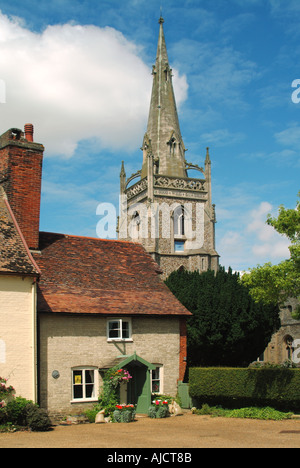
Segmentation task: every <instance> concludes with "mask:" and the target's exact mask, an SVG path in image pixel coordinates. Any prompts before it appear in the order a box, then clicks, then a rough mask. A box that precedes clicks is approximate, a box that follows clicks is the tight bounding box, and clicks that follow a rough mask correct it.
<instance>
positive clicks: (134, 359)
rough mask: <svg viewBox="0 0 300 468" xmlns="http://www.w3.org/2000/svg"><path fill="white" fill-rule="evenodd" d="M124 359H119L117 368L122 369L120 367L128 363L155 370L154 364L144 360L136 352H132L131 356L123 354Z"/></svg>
mask: <svg viewBox="0 0 300 468" xmlns="http://www.w3.org/2000/svg"><path fill="white" fill-rule="evenodd" d="M124 358H125V359H124V360H122V361H120V362H119V363H118V365H117V368H118V369H122V367H125V366H128V365H129V364H130V365H131V366H132V367H133V366H136V367H142V366H145V367H147V368H148V370H155V369H156V366H155V365H154V364H151V363H150V362H148V361H146V360H145V359H143V358H141V357H140V356H138V355H137V354H136V353H134V354H132V355H131V356H124Z"/></svg>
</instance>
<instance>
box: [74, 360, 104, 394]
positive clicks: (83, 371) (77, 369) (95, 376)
mask: <svg viewBox="0 0 300 468" xmlns="http://www.w3.org/2000/svg"><path fill="white" fill-rule="evenodd" d="M86 371H90V372H93V379H94V382H93V392H92V394H91V396H90V397H87V396H86V389H87V385H89V383H88V382H86ZM74 372H81V377H82V378H81V383H80V384H79V383H78V384H75V382H74ZM71 376H72V381H71V385H72V399H71V402H72V403H82V402H85V401H86V402H91V401H97V400H98V398H97V394H98V387H99V381H98V376H99V373H98V368H97V367H93V366H80V367H73V368H72V372H71ZM76 385H82V398H76V397H75V396H74V389H75V386H76Z"/></svg>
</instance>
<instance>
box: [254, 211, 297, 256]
mask: <svg viewBox="0 0 300 468" xmlns="http://www.w3.org/2000/svg"><path fill="white" fill-rule="evenodd" d="M272 208H273V207H272V205H271V204H270V203H268V202H262V203H260V205H259V207H258V208H257V209H255V210H253V211H252V212H251V213H250V222H249V223H248V225H247V227H246V232H248V233H250V234H251V235H252V247H251V250H252V252H253V254H254V256H255V257H256V258H257V259H258V260H262V259H266V258H267V259H269V261H274V260H278V261H280V260H281V259H282V258H288V257H289V249H288V246H289V241H288V240H287V239H286V238H285V237H283V236H281V235H280V234H278V233H277V232H276V231H275V229H274V228H273V227H272V226H269V225H267V224H266V219H267V216H268V214H269V213H270V212H271V211H272Z"/></svg>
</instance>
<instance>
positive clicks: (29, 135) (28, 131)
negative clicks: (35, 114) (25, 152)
mask: <svg viewBox="0 0 300 468" xmlns="http://www.w3.org/2000/svg"><path fill="white" fill-rule="evenodd" d="M24 130H25V138H26V140H27V141H33V125H32V124H25V127H24Z"/></svg>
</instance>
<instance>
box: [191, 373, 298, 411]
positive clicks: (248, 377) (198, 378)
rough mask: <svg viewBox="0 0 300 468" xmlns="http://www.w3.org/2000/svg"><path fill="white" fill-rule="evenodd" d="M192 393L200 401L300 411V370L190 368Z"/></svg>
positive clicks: (230, 405)
mask: <svg viewBox="0 0 300 468" xmlns="http://www.w3.org/2000/svg"><path fill="white" fill-rule="evenodd" d="M189 391H190V396H191V397H192V398H193V400H194V401H195V400H196V402H197V404H203V403H208V404H215V405H216V404H217V405H222V406H227V407H231V408H232V407H235V408H237V407H242V406H249V405H254V406H272V407H273V408H278V409H285V410H286V409H288V410H293V411H299V410H300V369H284V368H260V369H255V368H254V369H253V368H214V367H211V368H198V367H194V368H190V369H189Z"/></svg>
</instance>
